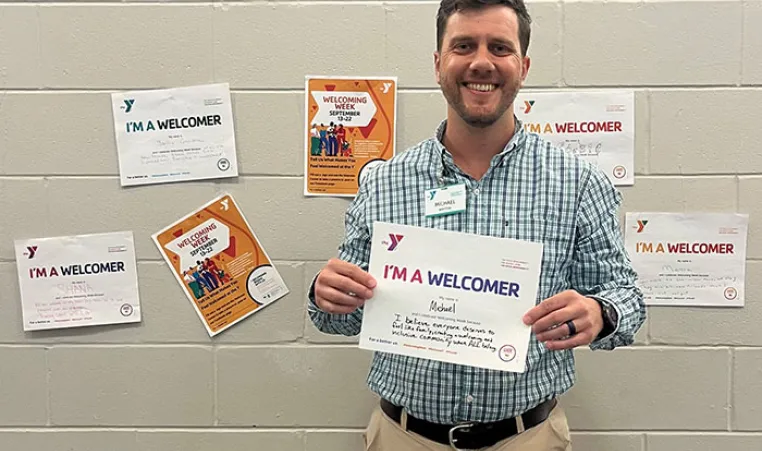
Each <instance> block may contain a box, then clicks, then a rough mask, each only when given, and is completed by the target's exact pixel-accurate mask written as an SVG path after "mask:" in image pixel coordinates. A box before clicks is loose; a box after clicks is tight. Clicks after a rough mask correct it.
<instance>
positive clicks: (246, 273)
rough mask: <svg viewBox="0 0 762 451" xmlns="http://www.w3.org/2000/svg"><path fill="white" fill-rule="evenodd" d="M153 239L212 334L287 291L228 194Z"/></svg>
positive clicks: (280, 296)
mask: <svg viewBox="0 0 762 451" xmlns="http://www.w3.org/2000/svg"><path fill="white" fill-rule="evenodd" d="M153 240H154V243H155V244H156V246H157V247H158V248H159V252H161V254H162V255H163V256H164V259H165V260H166V261H167V264H168V265H169V267H170V268H171V270H172V273H173V274H174V275H175V278H176V279H177V281H178V283H180V286H181V287H182V288H183V291H185V294H186V295H187V296H188V299H190V301H191V304H193V306H194V307H195V309H196V313H198V315H199V317H200V318H201V321H202V322H203V323H204V326H205V327H206V330H207V332H208V333H209V336H215V335H217V334H219V333H220V332H222V331H224V330H226V329H228V328H229V327H231V326H233V325H234V324H236V323H238V322H239V321H242V320H244V319H245V318H246V317H248V316H250V315H252V314H254V313H255V312H257V311H259V310H261V309H262V308H264V307H266V306H267V305H269V304H271V303H273V302H275V301H276V300H278V299H280V298H282V297H283V296H285V295H286V294H288V292H289V290H288V287H287V286H286V284H285V283H284V282H283V279H282V278H281V276H280V274H279V273H278V270H277V269H276V268H275V266H273V264H272V262H271V260H270V258H269V257H268V256H267V253H266V252H265V250H264V249H263V248H262V246H261V244H260V243H259V241H258V240H257V237H256V236H255V235H254V232H252V230H251V227H250V226H249V223H248V222H247V221H246V218H245V217H244V216H243V214H242V213H241V210H240V209H239V208H238V205H237V204H236V202H235V200H233V197H232V196H230V195H229V194H223V195H221V196H219V197H217V198H216V199H214V200H212V201H211V202H209V203H207V204H206V205H204V206H202V207H201V208H199V209H198V210H196V211H194V212H192V213H190V214H189V215H187V216H185V217H184V218H182V219H180V220H179V221H177V222H175V223H174V224H172V225H170V226H169V227H167V228H165V229H164V230H161V231H160V232H157V233H155V234H154V235H153Z"/></svg>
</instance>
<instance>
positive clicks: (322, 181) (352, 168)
mask: <svg viewBox="0 0 762 451" xmlns="http://www.w3.org/2000/svg"><path fill="white" fill-rule="evenodd" d="M305 90H306V95H305V104H306V109H307V112H306V115H305V117H306V118H307V123H306V125H307V127H306V134H305V158H304V165H305V168H304V194H305V195H307V196H320V195H325V196H347V197H351V196H354V195H356V194H357V189H358V187H359V186H360V183H361V182H362V180H363V179H364V177H365V175H366V174H367V171H368V170H370V169H371V168H373V166H375V165H377V164H378V163H381V162H383V161H386V160H389V159H390V158H392V157H393V156H394V152H395V137H396V122H397V121H396V116H397V78H396V77H387V78H347V77H307V82H306V87H305Z"/></svg>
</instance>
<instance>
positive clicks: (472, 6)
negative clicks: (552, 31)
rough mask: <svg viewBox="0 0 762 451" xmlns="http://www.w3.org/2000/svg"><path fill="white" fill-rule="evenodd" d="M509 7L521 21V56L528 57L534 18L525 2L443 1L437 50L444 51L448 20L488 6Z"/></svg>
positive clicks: (494, 0) (439, 19)
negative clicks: (443, 45) (443, 40)
mask: <svg viewBox="0 0 762 451" xmlns="http://www.w3.org/2000/svg"><path fill="white" fill-rule="evenodd" d="M500 5H502V6H507V7H508V8H511V9H512V10H513V11H514V12H515V13H516V17H518V19H519V44H520V45H521V55H522V56H526V54H527V50H528V49H529V36H530V34H531V30H530V28H531V25H532V18H531V17H529V12H527V7H526V5H525V4H524V0H442V2H441V3H440V4H439V11H438V12H437V50H442V39H443V38H444V34H445V28H446V27H447V19H449V18H450V16H452V15H453V14H455V13H456V12H458V11H467V10H478V9H482V8H486V7H488V6H500Z"/></svg>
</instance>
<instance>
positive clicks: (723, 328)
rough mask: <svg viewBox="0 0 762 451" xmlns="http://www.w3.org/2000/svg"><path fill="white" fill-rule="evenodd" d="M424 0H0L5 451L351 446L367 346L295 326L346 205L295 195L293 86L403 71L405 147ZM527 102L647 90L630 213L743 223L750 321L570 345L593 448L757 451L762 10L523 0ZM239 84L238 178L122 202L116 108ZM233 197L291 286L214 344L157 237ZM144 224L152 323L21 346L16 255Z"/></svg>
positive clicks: (142, 269)
mask: <svg viewBox="0 0 762 451" xmlns="http://www.w3.org/2000/svg"><path fill="white" fill-rule="evenodd" d="M436 8H437V3H436V2H431V1H423V2H408V1H393V2H376V1H363V2H359V1H358V2H355V1H334V2H328V1H317V2H315V1H296V2H281V1H269V2H260V1H253V2H244V3H189V2H179V1H167V2H154V1H146V2H131V3H122V2H107V3H97V4H96V3H89V2H84V1H73V2H67V3H58V2H45V3H35V2H27V1H7V0H5V1H3V0H0V237H2V239H1V240H0V450H2V451H6V450H7V451H16V450H30V451H62V450H77V451H102V450H104V449H108V450H112V451H173V450H176V451H202V450H203V451H207V450H219V449H226V450H230V451H235V450H251V449H261V450H279V451H303V450H305V451H323V450H336V451H344V450H346V451H349V450H357V449H359V448H360V446H361V436H360V432H361V430H362V428H363V427H364V426H365V424H366V422H367V419H368V415H369V413H370V411H371V409H372V407H373V403H374V398H373V397H372V396H371V395H369V394H368V393H367V391H366V389H365V386H364V379H365V375H366V372H367V366H368V363H369V357H370V356H369V354H368V353H366V352H364V351H361V350H358V349H355V346H354V343H355V341H354V340H352V339H349V340H347V339H337V338H333V337H327V336H324V335H322V334H320V333H319V332H317V331H316V330H315V329H314V328H313V327H312V325H311V324H310V323H309V321H308V320H307V319H306V315H305V310H304V298H305V291H306V289H307V287H308V284H309V281H310V280H311V278H312V276H313V275H314V274H315V272H316V271H317V270H318V269H319V268H320V266H321V264H322V262H324V261H325V260H327V259H328V258H330V257H331V256H333V255H334V254H335V248H336V245H337V244H338V242H339V239H340V237H341V235H342V233H343V229H342V221H343V212H344V209H345V207H346V205H347V201H346V200H345V199H328V198H320V199H314V198H304V197H303V196H302V183H303V182H302V176H303V169H302V168H303V163H304V160H303V156H302V155H303V149H302V142H303V141H302V123H303V120H304V112H303V104H304V103H303V99H304V97H303V96H304V93H303V86H304V81H303V80H304V79H303V76H304V75H305V74H308V73H309V74H337V75H396V76H398V77H399V84H400V88H401V91H400V94H399V109H398V113H399V125H398V136H397V138H398V146H399V148H400V149H404V148H405V147H407V146H409V145H412V144H414V143H415V142H417V141H419V140H421V139H423V138H426V137H428V136H430V134H431V133H432V132H433V130H434V127H435V126H436V124H437V123H438V122H439V120H440V119H441V118H442V117H443V114H444V102H443V100H442V97H441V95H440V94H439V92H438V90H437V89H436V88H437V87H436V85H435V83H434V76H433V69H432V51H433V49H434V15H435V12H436ZM530 10H531V13H532V15H533V17H534V19H535V26H534V38H533V41H532V44H531V48H530V53H531V56H532V57H533V58H534V60H533V65H532V70H531V72H530V77H529V85H530V86H529V87H530V88H533V89H535V88H536V89H551V88H555V87H580V88H597V87H631V88H634V89H636V91H637V97H636V99H637V137H636V141H637V143H636V149H637V155H636V159H637V179H636V184H635V186H634V187H630V188H624V189H623V190H622V191H623V193H624V196H625V204H624V210H623V213H624V212H625V211H638V210H661V211H720V212H736V211H737V212H744V213H749V214H750V215H751V226H750V238H749V249H748V258H749V261H748V266H747V270H748V273H747V274H748V275H747V288H748V291H747V292H748V299H747V306H746V307H745V308H744V309H734V310H729V309H727V310H722V309H709V308H705V309H691V308H651V309H650V310H649V319H648V322H647V324H646V325H645V326H644V328H643V329H642V331H641V333H640V334H639V340H638V343H637V345H636V346H634V347H632V348H628V349H622V350H618V351H615V352H613V353H604V352H599V353H591V352H588V351H585V350H581V351H579V352H578V353H577V356H578V362H579V372H580V374H579V383H578V384H577V386H576V387H575V388H574V389H573V390H572V391H571V393H569V395H568V396H566V397H565V399H564V401H563V402H564V405H565V406H566V409H567V412H568V414H569V417H570V423H571V426H572V428H573V430H574V438H575V450H581V451H678V450H685V451H715V450H720V449H721V450H723V451H748V450H752V449H762V331H761V330H762V329H760V324H762V303H761V302H762V277H761V276H762V221H761V220H760V218H762V206H760V205H762V203H760V202H759V200H758V199H759V198H758V196H759V193H760V192H762V145H761V144H760V141H762V135H761V134H760V132H759V124H760V122H762V108H760V105H761V104H762V2H760V1H758V0H749V1H734V0H716V1H712V0H709V1H704V0H702V1H656V0H655V1H647V2H604V1H599V0H596V1H581V2H551V1H531V3H530ZM208 82H229V83H230V84H231V87H232V89H233V91H234V94H233V102H234V106H233V107H234V114H235V117H236V123H235V125H236V135H237V141H238V155H239V159H240V171H241V172H242V175H241V176H240V177H238V178H236V179H233V180H227V181H220V182H203V183H185V184H174V185H161V186H151V187H140V188H133V189H121V188H120V186H119V179H118V172H117V162H116V161H117V160H116V150H115V144H114V137H113V125H112V122H111V121H112V119H111V112H110V97H109V93H110V92H113V91H115V90H126V89H138V88H158V87H173V86H185V85H191V84H201V83H208ZM222 191H229V192H231V193H232V194H233V195H234V196H235V197H236V199H237V200H238V201H239V202H240V204H241V206H242V208H243V210H244V212H245V213H246V215H247V216H248V218H249V220H250V222H251V223H252V225H253V227H254V228H255V231H256V233H257V234H258V236H259V238H260V240H261V241H262V243H263V245H264V246H265V248H266V249H267V251H268V252H269V253H270V255H271V257H273V259H274V260H275V261H276V264H277V265H278V269H279V270H280V271H281V272H282V274H283V276H284V278H285V280H286V282H287V283H288V285H289V288H290V289H291V294H290V295H289V296H288V297H286V298H283V299H281V300H280V301H278V302H277V303H276V304H275V305H273V306H271V307H268V309H266V310H265V311H262V312H260V313H258V314H257V315H255V316H254V317H251V318H250V319H248V320H246V321H245V322H243V323H241V324H239V325H238V326H235V327H234V328H233V329H231V330H230V331H228V332H226V333H224V334H222V335H221V336H219V337H218V338H217V339H214V340H210V339H209V338H208V337H207V335H206V333H205V332H204V329H203V327H202V326H201V323H200V322H199V320H198V319H197V317H196V314H195V312H194V311H193V310H192V308H191V306H190V304H189V302H188V300H187V299H186V298H185V297H184V295H183V293H182V292H181V291H180V288H179V287H178V285H177V283H176V282H175V280H173V278H172V277H171V275H170V272H169V270H168V268H167V267H166V266H165V265H164V264H163V263H162V261H161V259H160V256H159V254H158V252H157V251H156V250H155V248H154V246H153V244H152V243H151V241H150V234H151V233H153V232H155V231H157V230H158V229H160V228H161V227H163V226H165V225H167V224H169V223H170V222H172V221H174V220H175V219H177V218H178V217H180V216H182V215H184V214H185V213H187V212H188V211H190V210H192V209H194V208H196V207H197V206H199V205H201V204H202V203H204V202H206V201H207V200H209V199H211V198H212V197H214V196H215V195H216V194H217V193H220V192H222ZM116 230H133V231H134V233H135V236H136V247H137V254H138V258H139V260H140V263H139V277H140V295H141V301H142V308H143V312H144V315H143V318H144V320H143V322H142V323H141V324H138V325H131V326H117V327H99V328H86V329H75V330H68V331H58V332H38V333H24V332H23V331H22V328H21V312H20V301H19V294H18V284H17V278H16V268H15V263H14V255H13V250H12V245H13V239H15V238H24V237H41V236H57V235H65V234H80V233H94V232H106V231H116Z"/></svg>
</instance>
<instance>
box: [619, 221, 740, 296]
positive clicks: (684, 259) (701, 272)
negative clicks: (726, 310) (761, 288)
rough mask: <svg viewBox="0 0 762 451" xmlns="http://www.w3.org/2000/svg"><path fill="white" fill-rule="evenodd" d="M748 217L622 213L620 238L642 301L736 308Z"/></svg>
mask: <svg viewBox="0 0 762 451" xmlns="http://www.w3.org/2000/svg"><path fill="white" fill-rule="evenodd" d="M747 228H748V216H747V215H742V214H734V213H728V214H721V213H694V214H683V213H628V214H627V222H626V230H625V242H626V244H627V252H628V253H629V255H630V258H631V259H632V264H633V266H634V268H635V270H636V271H637V273H638V286H639V287H640V288H641V289H642V290H643V296H644V299H645V303H646V304H647V305H684V306H715V307H741V306H743V305H744V296H745V294H744V274H745V263H746V234H747Z"/></svg>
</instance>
